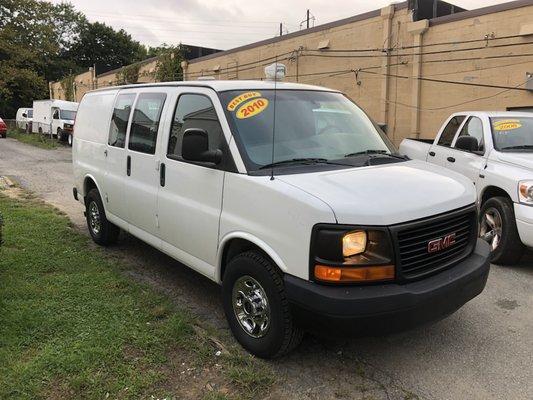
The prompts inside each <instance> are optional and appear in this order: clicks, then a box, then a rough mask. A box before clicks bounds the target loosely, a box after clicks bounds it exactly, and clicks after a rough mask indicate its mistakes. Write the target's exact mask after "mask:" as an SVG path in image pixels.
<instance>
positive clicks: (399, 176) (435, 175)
mask: <svg viewBox="0 0 533 400" xmlns="http://www.w3.org/2000/svg"><path fill="white" fill-rule="evenodd" d="M276 179H279V180H281V181H283V182H285V183H287V184H289V185H292V186H295V187H297V188H300V189H301V190H303V191H305V192H307V193H309V194H311V195H313V196H315V197H318V198H319V199H321V200H322V201H324V202H325V203H327V204H328V205H329V206H330V207H331V209H332V210H333V212H334V213H335V217H336V219H337V222H338V223H339V224H356V225H392V224H397V223H402V222H407V221H412V220H416V219H419V218H425V217H429V216H432V215H437V214H441V213H445V212H447V211H451V210H455V209H458V208H461V207H464V206H467V205H470V204H473V203H475V201H476V191H475V187H474V185H473V184H472V182H471V181H469V180H468V179H467V178H465V177H464V176H462V175H460V174H457V173H455V172H453V171H450V170H447V169H445V168H443V167H439V166H435V165H432V164H429V163H426V162H422V161H416V160H412V161H406V162H401V163H398V164H385V165H380V166H371V167H359V168H350V169H343V170H335V171H326V172H316V173H306V174H298V175H283V176H277V177H276Z"/></svg>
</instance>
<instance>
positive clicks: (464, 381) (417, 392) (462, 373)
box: [0, 139, 533, 400]
mask: <svg viewBox="0 0 533 400" xmlns="http://www.w3.org/2000/svg"><path fill="white" fill-rule="evenodd" d="M0 175H7V176H10V177H12V178H15V179H16V180H17V181H18V182H20V183H21V184H22V185H23V186H25V187H27V188H29V189H30V190H32V191H34V192H35V193H37V194H38V195H39V196H41V197H42V198H43V199H44V200H45V201H47V202H49V203H51V204H53V205H55V206H57V207H58V208H59V209H61V210H62V211H64V212H65V213H66V214H67V215H68V216H69V217H70V218H71V220H72V222H73V223H74V225H75V226H77V227H78V228H79V229H81V230H83V231H86V227H85V220H84V218H83V209H82V206H81V204H80V203H78V202H76V201H74V199H73V198H72V177H71V154H70V149H68V148H60V149H57V150H42V149H38V148H35V147H30V146H27V145H23V144H21V143H19V142H17V141H15V140H12V139H7V140H0ZM64 240H67V238H64ZM108 251H109V253H110V254H111V255H112V256H114V257H118V258H121V259H125V260H127V261H128V263H129V264H130V265H131V269H130V270H129V271H128V272H127V273H128V274H130V275H131V276H132V277H134V278H135V279H138V280H142V281H144V282H147V283H149V284H151V285H152V286H154V287H156V288H158V289H159V290H160V291H162V292H164V293H166V294H167V295H168V296H169V297H170V298H171V299H173V300H174V301H175V302H176V303H178V304H180V305H181V306H183V307H187V308H188V309H189V310H191V312H193V313H194V314H196V315H197V316H198V317H199V318H201V319H204V320H205V321H208V322H209V323H211V324H212V325H213V326H215V327H216V328H218V329H220V330H222V331H224V332H226V333H227V325H226V322H225V320H224V316H223V312H222V307H221V304H220V298H219V289H218V287H217V286H216V285H215V284H213V283H212V282H210V281H209V280H207V279H205V278H203V277H202V276H200V275H199V274H197V273H195V272H193V271H191V270H190V269H188V268H186V267H185V266H183V265H182V264H180V263H179V262H177V261H175V260H173V259H171V258H169V257H167V256H165V255H163V254H162V253H160V252H159V251H157V250H155V249H153V248H151V247H149V246H147V245H145V244H143V243H141V242H140V241H138V240H137V239H135V238H133V237H131V236H129V235H124V236H123V237H122V238H121V240H120V241H119V244H118V245H117V246H115V247H113V248H110V249H109V250H108ZM532 310H533V253H531V252H529V253H528V254H527V255H526V256H525V257H524V260H523V261H522V263H521V264H520V265H519V266H515V267H500V266H493V267H492V269H491V274H490V277H489V281H488V284H487V288H486V290H485V291H484V292H483V293H482V294H481V295H480V296H478V297H477V298H475V299H474V300H472V301H471V302H469V303H468V304H466V305H465V306H464V307H463V308H462V309H461V310H459V311H458V312H456V313H455V314H453V315H452V316H450V317H448V318H446V319H445V320H442V321H440V322H438V323H436V324H434V325H431V326H428V327H423V328H420V329H416V330H412V331H409V332H404V333H401V334H396V335H389V336H384V337H371V338H358V339H349V340H340V339H331V338H325V337H315V336H311V335H309V336H307V337H306V338H305V339H304V342H303V344H302V345H301V346H300V347H299V348H298V349H297V350H296V351H295V352H294V353H292V354H291V355H290V356H288V357H286V358H284V359H282V360H277V361H275V362H272V366H273V367H274V368H275V370H276V371H277V372H278V374H279V378H280V381H279V384H278V385H276V387H274V388H273V391H272V392H271V393H265V396H264V397H265V398H270V399H330V398H335V399H410V398H420V399H454V400H455V399H461V398H468V399H509V398H512V399H517V400H518V399H531V398H532V396H533V380H532V379H531V377H532V376H533V312H532Z"/></svg>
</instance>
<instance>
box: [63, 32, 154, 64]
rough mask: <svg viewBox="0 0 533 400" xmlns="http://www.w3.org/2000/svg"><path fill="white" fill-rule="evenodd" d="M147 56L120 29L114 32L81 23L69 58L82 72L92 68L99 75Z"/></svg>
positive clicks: (143, 49) (143, 48) (144, 51)
mask: <svg viewBox="0 0 533 400" xmlns="http://www.w3.org/2000/svg"><path fill="white" fill-rule="evenodd" d="M146 54H147V53H146V48H145V47H144V46H142V45H141V44H140V43H139V42H137V41H135V40H133V39H132V38H131V35H129V34H128V33H127V32H126V31H124V30H123V29H121V30H119V31H115V30H114V29H113V28H111V27H110V26H107V25H105V24H102V23H100V22H94V23H90V22H84V23H82V24H81V26H80V32H79V36H78V38H77V40H76V41H75V42H74V43H73V45H72V47H71V48H70V50H69V53H68V57H69V58H71V59H73V60H75V61H76V63H77V65H79V66H81V67H84V69H86V68H88V67H92V66H93V65H95V66H96V73H97V74H101V73H104V72H107V71H110V70H113V69H116V68H120V67H122V66H125V65H129V64H132V63H134V62H137V61H141V60H144V59H145V58H146Z"/></svg>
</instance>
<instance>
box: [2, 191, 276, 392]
mask: <svg viewBox="0 0 533 400" xmlns="http://www.w3.org/2000/svg"><path fill="white" fill-rule="evenodd" d="M0 212H1V213H2V214H3V218H4V224H5V226H4V229H3V239H4V244H3V245H1V246H0V398H1V399H10V398H16V399H39V398H84V399H104V398H120V399H139V398H152V396H153V397H154V398H164V397H167V398H168V397H177V398H200V399H201V398H207V399H235V398H239V399H246V398H250V397H252V396H253V394H254V393H258V392H257V391H258V390H260V391H261V392H263V393H264V392H265V390H268V388H269V386H270V385H271V384H272V382H273V378H272V377H273V373H272V372H271V370H270V367H269V366H268V365H267V364H266V363H264V362H262V361H260V360H257V359H255V358H253V357H251V356H249V355H248V354H246V353H244V352H243V351H242V350H240V349H238V348H236V347H235V345H234V344H233V342H232V341H231V340H226V339H227V338H220V337H216V336H214V335H215V334H214V333H213V332H211V331H210V328H208V327H199V324H198V321H195V320H194V318H192V317H191V316H190V315H187V314H186V313H184V312H182V311H180V310H178V309H176V307H175V306H174V305H173V304H171V303H170V302H169V301H168V300H167V299H166V298H165V297H164V296H162V295H160V294H158V293H156V292H155V291H153V290H151V289H150V288H148V287H146V286H144V285H141V284H139V283H136V282H134V281H133V280H132V279H131V278H128V277H126V276H125V275H124V274H122V273H121V272H120V271H121V270H122V269H124V268H126V267H127V266H125V265H124V264H120V263H119V262H118V261H116V260H113V259H111V257H109V256H106V255H105V254H104V252H103V251H101V249H99V248H95V247H94V246H93V245H92V244H91V243H90V242H89V239H88V238H87V237H85V236H84V235H82V234H81V233H78V232H76V231H74V230H73V229H72V228H71V227H70V224H69V220H68V219H67V218H66V217H65V216H63V215H60V214H59V213H58V212H57V210H55V209H54V208H52V207H50V206H47V205H45V204H43V203H42V202H40V201H39V200H35V199H32V198H31V197H27V198H25V199H13V198H8V197H6V196H5V195H2V192H1V191H0ZM58 238H64V241H59V240H57V239H58ZM228 343H229V344H228ZM219 348H222V350H223V354H221V355H219V356H217V355H215V353H216V351H217V350H218V349H219ZM208 382H210V384H209V385H208V387H207V388H206V384H207V383H208ZM261 392H259V393H261Z"/></svg>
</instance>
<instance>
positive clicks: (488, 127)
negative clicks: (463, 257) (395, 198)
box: [400, 112, 533, 264]
mask: <svg viewBox="0 0 533 400" xmlns="http://www.w3.org/2000/svg"><path fill="white" fill-rule="evenodd" d="M400 153H401V154H404V155H407V156H409V157H410V158H413V159H420V160H425V161H427V162H430V163H432V164H437V165H440V166H443V167H446V168H449V169H451V170H453V171H456V172H459V173H461V174H463V175H465V176H467V177H468V178H470V179H471V180H472V182H473V183H474V185H475V186H476V190H477V194H478V203H479V206H480V207H481V212H480V225H479V235H480V237H481V238H483V239H485V240H486V241H487V242H488V243H489V244H490V245H491V247H492V261H493V262H494V263H498V264H515V263H517V262H518V261H519V260H520V258H521V256H522V253H523V251H524V248H525V246H529V247H533V114H532V113H518V112H463V113H456V114H453V115H452V116H450V118H448V120H447V121H446V123H445V124H444V125H443V126H442V128H441V129H440V131H439V134H438V135H437V137H436V138H435V140H434V141H433V140H426V139H405V140H404V141H403V142H402V143H401V144H400Z"/></svg>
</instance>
